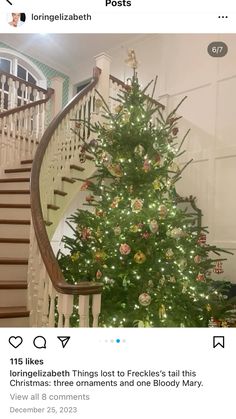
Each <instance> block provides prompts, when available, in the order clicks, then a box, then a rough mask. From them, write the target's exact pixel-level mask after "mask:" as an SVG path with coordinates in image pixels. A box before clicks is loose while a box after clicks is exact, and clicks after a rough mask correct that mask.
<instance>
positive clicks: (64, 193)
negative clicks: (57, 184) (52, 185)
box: [54, 189, 67, 196]
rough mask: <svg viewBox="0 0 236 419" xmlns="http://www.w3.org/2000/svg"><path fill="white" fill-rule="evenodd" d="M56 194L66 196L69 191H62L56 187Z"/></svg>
mask: <svg viewBox="0 0 236 419" xmlns="http://www.w3.org/2000/svg"><path fill="white" fill-rule="evenodd" d="M54 195H60V196H66V195H67V193H66V192H64V191H60V190H59V189H54Z"/></svg>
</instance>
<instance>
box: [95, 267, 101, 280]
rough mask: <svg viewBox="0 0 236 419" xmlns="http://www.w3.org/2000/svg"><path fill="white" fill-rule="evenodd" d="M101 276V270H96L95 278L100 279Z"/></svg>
mask: <svg viewBox="0 0 236 419" xmlns="http://www.w3.org/2000/svg"><path fill="white" fill-rule="evenodd" d="M101 277H102V272H101V271H100V270H99V269H98V271H97V272H96V279H100V278H101Z"/></svg>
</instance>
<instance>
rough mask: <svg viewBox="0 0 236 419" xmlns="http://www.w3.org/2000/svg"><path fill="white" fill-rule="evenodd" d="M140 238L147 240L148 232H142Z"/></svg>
mask: <svg viewBox="0 0 236 419" xmlns="http://www.w3.org/2000/svg"><path fill="white" fill-rule="evenodd" d="M141 237H142V238H143V239H145V240H147V239H149V237H150V233H149V232H148V231H144V233H142V234H141Z"/></svg>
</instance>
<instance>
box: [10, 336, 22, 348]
mask: <svg viewBox="0 0 236 419" xmlns="http://www.w3.org/2000/svg"><path fill="white" fill-rule="evenodd" d="M22 342H23V339H22V337H21V336H11V337H10V338H9V343H10V345H11V346H13V348H15V349H16V348H18V347H19V346H20V345H21V344H22Z"/></svg>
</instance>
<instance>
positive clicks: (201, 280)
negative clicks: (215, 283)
mask: <svg viewBox="0 0 236 419" xmlns="http://www.w3.org/2000/svg"><path fill="white" fill-rule="evenodd" d="M196 281H199V282H203V281H205V275H204V274H203V273H201V272H199V274H198V276H197V278H196Z"/></svg>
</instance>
